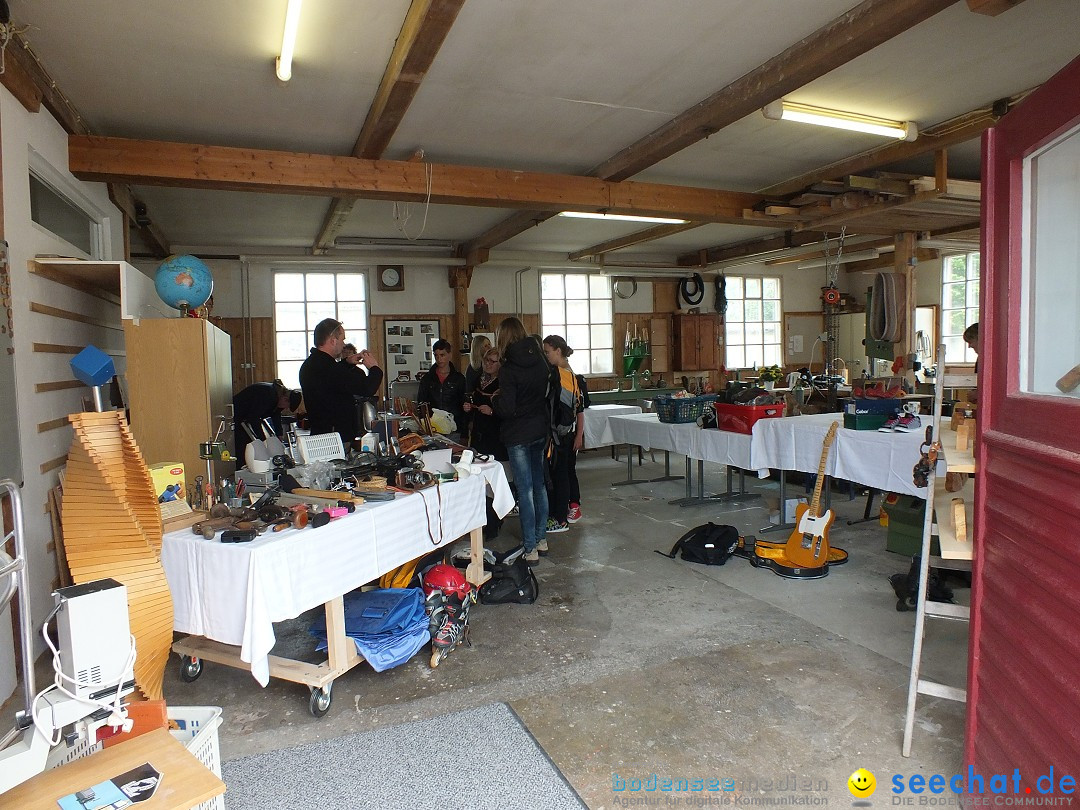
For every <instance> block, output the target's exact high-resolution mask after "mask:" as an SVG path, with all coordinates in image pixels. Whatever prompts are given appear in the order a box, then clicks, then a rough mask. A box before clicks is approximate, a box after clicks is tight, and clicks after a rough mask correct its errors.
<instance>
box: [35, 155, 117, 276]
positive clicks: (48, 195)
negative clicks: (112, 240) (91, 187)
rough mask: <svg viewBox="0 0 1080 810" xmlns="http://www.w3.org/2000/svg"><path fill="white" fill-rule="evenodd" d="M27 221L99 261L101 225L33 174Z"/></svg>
mask: <svg viewBox="0 0 1080 810" xmlns="http://www.w3.org/2000/svg"><path fill="white" fill-rule="evenodd" d="M30 220H31V221H32V222H35V223H36V224H38V225H40V226H41V227H42V228H44V229H45V230H47V231H49V232H50V233H52V234H54V235H56V236H59V237H60V238H61V239H63V240H64V241H65V242H67V243H68V244H70V245H74V246H75V247H77V248H78V249H79V250H81V251H82V252H83V253H85V254H86V255H87V256H89V257H91V258H93V259H99V258H101V253H102V251H101V224H100V223H99V222H97V221H96V220H95V219H94V218H93V217H92V216H90V214H88V213H87V212H86V211H84V210H83V209H82V208H80V207H79V206H78V205H76V204H75V203H74V202H72V201H71V200H70V199H68V198H67V196H66V195H64V194H63V193H61V192H59V191H57V190H56V189H55V188H53V186H52V184H50V183H48V182H46V181H45V180H44V179H42V178H41V177H38V175H37V174H35V173H34V172H30Z"/></svg>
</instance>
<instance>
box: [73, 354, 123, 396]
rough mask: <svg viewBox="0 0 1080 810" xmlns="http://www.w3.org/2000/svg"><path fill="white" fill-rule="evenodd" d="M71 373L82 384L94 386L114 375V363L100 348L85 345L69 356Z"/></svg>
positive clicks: (101, 383)
mask: <svg viewBox="0 0 1080 810" xmlns="http://www.w3.org/2000/svg"><path fill="white" fill-rule="evenodd" d="M71 373H72V374H74V375H75V379H76V380H78V381H79V382H81V383H82V384H83V385H89V386H90V387H91V388H96V387H97V386H99V385H104V384H105V383H107V382H108V381H109V380H111V379H112V378H113V377H115V376H116V365H115V364H114V363H113V361H112V358H111V357H109V355H107V354H105V352H103V351H102V350H101V349H99V348H97V347H96V346H87V347H86V348H85V349H83V350H82V351H81V352H79V353H78V354H77V355H75V356H74V357H72V358H71Z"/></svg>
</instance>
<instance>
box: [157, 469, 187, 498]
mask: <svg viewBox="0 0 1080 810" xmlns="http://www.w3.org/2000/svg"><path fill="white" fill-rule="evenodd" d="M150 478H151V479H153V481H154V494H155V495H157V499H158V503H168V502H169V501H186V500H187V488H186V487H185V486H184V465H183V464H182V463H181V462H178V461H172V462H166V463H164V464H151V465H150Z"/></svg>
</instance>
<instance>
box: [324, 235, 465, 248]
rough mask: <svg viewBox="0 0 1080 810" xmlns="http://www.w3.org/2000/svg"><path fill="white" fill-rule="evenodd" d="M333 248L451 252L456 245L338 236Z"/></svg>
mask: <svg viewBox="0 0 1080 810" xmlns="http://www.w3.org/2000/svg"><path fill="white" fill-rule="evenodd" d="M334 247H336V248H349V249H364V248H373V249H379V248H389V249H391V250H453V248H454V247H456V245H455V244H454V242H452V241H450V240H449V239H397V238H383V239H380V238H378V237H375V236H339V237H337V238H336V239H335V240H334Z"/></svg>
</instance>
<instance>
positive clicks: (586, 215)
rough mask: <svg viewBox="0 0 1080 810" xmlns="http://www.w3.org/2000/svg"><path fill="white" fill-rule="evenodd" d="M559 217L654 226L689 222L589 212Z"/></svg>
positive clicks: (565, 213)
mask: <svg viewBox="0 0 1080 810" xmlns="http://www.w3.org/2000/svg"><path fill="white" fill-rule="evenodd" d="M559 216H560V217H573V218H575V219H612V220H616V221H617V222H652V223H654V224H656V225H685V224H686V223H687V222H688V221H689V220H685V219H672V218H670V217H637V216H634V215H632V214H594V213H592V212H591V211H560V212H559Z"/></svg>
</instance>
